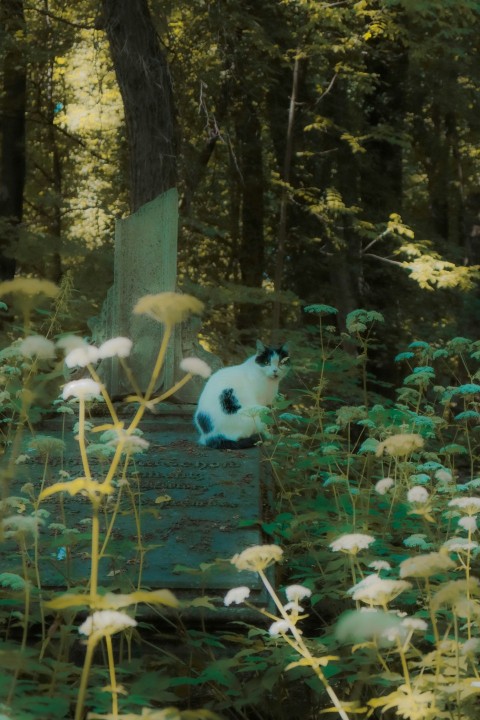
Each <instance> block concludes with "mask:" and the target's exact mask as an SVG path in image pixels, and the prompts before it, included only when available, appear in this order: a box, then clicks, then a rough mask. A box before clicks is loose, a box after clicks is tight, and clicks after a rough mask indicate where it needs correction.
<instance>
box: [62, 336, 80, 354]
mask: <svg viewBox="0 0 480 720" xmlns="http://www.w3.org/2000/svg"><path fill="white" fill-rule="evenodd" d="M55 344H56V346H57V348H60V350H64V351H65V354H66V355H67V354H68V353H69V352H71V351H72V350H76V348H79V347H85V344H86V343H85V340H82V338H80V337H78V336H77V335H64V336H63V337H61V338H59V339H58V340H57V342H56V343H55Z"/></svg>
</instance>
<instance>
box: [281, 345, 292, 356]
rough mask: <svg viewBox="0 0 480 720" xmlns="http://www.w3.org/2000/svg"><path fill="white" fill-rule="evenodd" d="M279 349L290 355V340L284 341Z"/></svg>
mask: <svg viewBox="0 0 480 720" xmlns="http://www.w3.org/2000/svg"><path fill="white" fill-rule="evenodd" d="M279 349H280V351H281V352H284V353H285V355H288V354H289V352H290V344H289V343H288V342H285V343H282V345H280V348H279Z"/></svg>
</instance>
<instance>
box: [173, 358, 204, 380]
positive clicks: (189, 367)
mask: <svg viewBox="0 0 480 720" xmlns="http://www.w3.org/2000/svg"><path fill="white" fill-rule="evenodd" d="M180 369H181V370H184V371H185V372H187V373H191V374H192V375H200V377H203V378H208V377H210V375H211V374H212V368H211V367H210V365H207V363H206V362H204V360H201V359H200V358H197V357H186V358H183V360H182V361H181V363H180Z"/></svg>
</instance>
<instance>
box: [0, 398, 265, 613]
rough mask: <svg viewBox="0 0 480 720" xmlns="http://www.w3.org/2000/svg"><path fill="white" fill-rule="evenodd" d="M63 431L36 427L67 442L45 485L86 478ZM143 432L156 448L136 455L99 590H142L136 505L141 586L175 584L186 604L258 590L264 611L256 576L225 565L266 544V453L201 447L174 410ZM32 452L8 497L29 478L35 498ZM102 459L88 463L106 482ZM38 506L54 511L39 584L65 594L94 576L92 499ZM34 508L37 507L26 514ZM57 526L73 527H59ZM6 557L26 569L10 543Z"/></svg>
mask: <svg viewBox="0 0 480 720" xmlns="http://www.w3.org/2000/svg"><path fill="white" fill-rule="evenodd" d="M95 424H97V425H100V424H102V419H101V418H97V419H96V420H95ZM61 426H62V423H61V421H57V420H53V421H48V422H46V423H44V425H43V426H42V428H41V430H40V431H39V432H40V433H41V434H42V435H50V436H53V437H56V438H61V439H63V440H64V441H65V452H64V453H63V457H58V458H52V460H50V462H49V470H48V473H47V476H46V478H45V481H44V482H45V484H46V485H48V484H50V483H53V482H58V481H59V480H65V479H66V478H65V476H64V473H65V472H67V473H68V474H69V477H70V479H75V478H77V477H81V476H83V475H84V473H83V470H82V466H81V463H80V454H79V450H78V442H77V441H76V440H75V439H74V437H73V432H72V431H71V430H67V431H66V432H65V433H63V431H62V429H61ZM141 428H142V430H143V432H144V438H145V439H147V440H148V441H149V443H150V446H149V448H148V450H147V451H146V452H144V453H142V454H141V455H136V456H135V458H134V461H133V462H132V464H131V466H130V469H129V470H128V472H127V483H125V484H124V486H123V488H122V491H121V492H122V496H121V502H120V505H119V508H118V515H117V517H116V521H115V524H114V526H113V530H112V532H111V539H110V542H109V544H108V547H107V549H106V552H105V555H104V557H103V558H102V560H101V563H100V577H99V584H100V585H104V586H108V585H112V584H113V585H115V586H116V587H120V588H121V589H122V591H128V590H130V589H132V588H135V587H137V583H138V573H139V570H140V564H141V555H142V552H141V547H140V546H139V543H138V534H137V529H136V527H137V526H136V520H135V513H134V511H133V506H132V500H133V502H135V506H136V509H137V513H138V519H139V522H140V525H141V536H142V547H143V549H144V550H145V552H144V555H143V569H142V575H141V586H142V587H148V588H151V589H157V588H169V589H171V590H172V591H173V592H174V593H175V594H176V595H177V597H179V598H180V599H182V598H183V599H188V598H192V597H197V596H199V595H200V594H203V593H205V594H207V595H210V596H217V597H219V598H222V597H223V595H224V593H225V591H227V590H228V589H230V588H231V587H236V586H239V585H247V586H249V587H250V588H251V590H252V595H251V600H252V602H253V603H255V604H259V605H262V606H264V605H266V604H267V603H268V598H267V597H266V593H265V592H264V590H263V586H262V584H261V582H260V581H259V579H258V576H257V575H256V574H255V573H248V572H238V571H237V570H236V568H235V567H234V566H233V565H232V564H231V563H230V562H229V559H230V558H231V557H232V556H233V555H234V554H235V553H237V552H241V551H242V550H244V549H245V548H247V547H249V546H251V545H258V544H263V543H264V542H268V540H265V538H264V537H263V535H262V532H261V529H260V522H261V520H262V518H264V517H265V513H266V508H268V505H269V500H271V498H270V489H269V481H268V473H266V472H265V469H264V465H263V463H262V458H261V452H260V450H259V449H258V448H251V449H248V450H243V451H220V450H213V449H211V448H204V447H201V446H199V445H198V444H197V442H196V433H195V431H194V429H193V426H192V417H191V414H187V415H186V414H185V413H182V412H181V410H180V411H179V409H176V410H175V408H173V409H172V411H171V412H169V411H163V412H162V413H161V414H159V415H158V416H155V417H148V418H147V419H144V420H143V422H142V424H141ZM26 444H27V445H28V438H27V439H26ZM27 454H28V455H29V456H31V457H29V460H28V461H27V462H26V463H25V464H23V465H19V466H18V476H17V478H16V480H15V487H14V488H12V494H15V495H19V494H20V495H21V494H22V491H21V490H20V488H21V486H22V485H23V484H24V483H26V482H32V483H33V484H34V485H35V487H36V488H37V494H38V487H39V485H40V484H41V482H42V477H43V473H44V461H43V460H42V459H41V458H40V457H39V456H36V455H35V454H34V453H31V452H27ZM103 462H104V465H103V466H102V463H101V462H99V461H95V460H94V459H93V458H91V469H92V476H93V477H95V478H98V479H102V478H103V477H104V476H105V472H106V469H107V467H108V466H107V464H106V463H105V461H103ZM117 492H118V491H117ZM117 497H118V496H117V495H115V496H113V497H112V500H111V501H110V502H109V503H108V504H107V506H106V507H105V509H104V510H102V513H101V533H102V537H104V536H105V533H106V532H107V528H108V527H109V524H110V521H111V519H112V516H113V511H114V508H115V506H116V499H117ZM40 507H41V508H42V509H44V510H47V511H48V512H49V513H50V515H49V516H48V517H47V518H46V519H45V524H44V525H43V526H42V528H41V532H40V540H39V558H40V560H39V565H40V573H41V578H42V585H43V586H44V587H53V588H62V587H71V586H78V585H82V584H84V583H85V582H86V581H87V578H88V576H89V552H90V541H89V537H88V534H89V528H90V525H89V521H88V519H89V518H90V517H91V506H90V503H89V501H88V499H87V498H85V497H82V496H80V495H76V496H74V497H71V496H70V495H67V494H66V493H65V494H62V495H59V494H57V495H54V496H51V497H49V498H47V499H46V500H45V501H44V502H42V504H41V506H40ZM29 510H31V506H29V507H28V510H27V511H26V512H27V513H28V511H29ZM249 520H250V521H251V520H258V521H259V522H258V523H256V524H255V525H251V526H248V527H243V526H242V521H249ZM52 524H53V527H50V526H52ZM59 526H60V527H59ZM61 526H65V527H66V528H67V530H66V531H65V532H64V531H62V529H61ZM9 545H10V547H9ZM1 554H2V556H3V557H2V565H3V568H4V571H8V572H19V571H20V569H21V559H20V557H19V555H18V553H15V549H14V546H13V544H11V541H7V542H6V543H4V545H3V547H1ZM218 559H222V560H223V561H220V562H219V561H218ZM200 567H202V568H203V571H200V570H199V568H200ZM220 605H221V600H220V601H219V606H220ZM230 610H232V609H231V608H230V609H229V611H230Z"/></svg>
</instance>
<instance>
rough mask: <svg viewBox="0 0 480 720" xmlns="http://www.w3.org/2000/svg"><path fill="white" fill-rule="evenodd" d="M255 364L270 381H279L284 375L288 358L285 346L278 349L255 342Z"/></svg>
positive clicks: (259, 341)
mask: <svg viewBox="0 0 480 720" xmlns="http://www.w3.org/2000/svg"><path fill="white" fill-rule="evenodd" d="M255 362H256V363H257V365H258V366H259V367H260V368H261V369H262V371H263V372H264V374H265V375H266V377H268V378H270V379H271V380H281V379H282V378H283V377H284V375H286V373H287V370H288V366H289V362H290V358H289V355H288V346H287V345H286V344H283V345H280V346H278V347H271V346H269V345H264V344H263V343H262V341H261V340H257V353H256V355H255Z"/></svg>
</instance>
